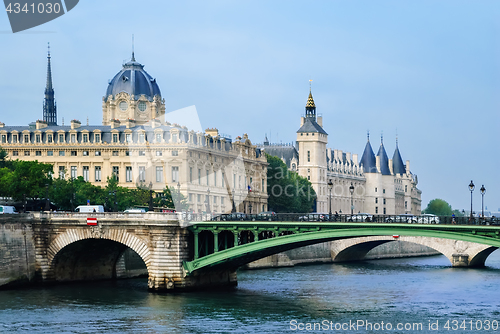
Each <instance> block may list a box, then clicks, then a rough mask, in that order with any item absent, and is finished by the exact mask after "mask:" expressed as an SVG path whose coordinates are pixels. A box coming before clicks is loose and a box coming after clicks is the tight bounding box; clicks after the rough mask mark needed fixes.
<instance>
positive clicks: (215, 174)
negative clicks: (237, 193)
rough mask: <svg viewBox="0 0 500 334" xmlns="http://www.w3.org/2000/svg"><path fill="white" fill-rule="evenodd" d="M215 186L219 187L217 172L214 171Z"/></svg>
mask: <svg viewBox="0 0 500 334" xmlns="http://www.w3.org/2000/svg"><path fill="white" fill-rule="evenodd" d="M214 187H217V172H216V171H214Z"/></svg>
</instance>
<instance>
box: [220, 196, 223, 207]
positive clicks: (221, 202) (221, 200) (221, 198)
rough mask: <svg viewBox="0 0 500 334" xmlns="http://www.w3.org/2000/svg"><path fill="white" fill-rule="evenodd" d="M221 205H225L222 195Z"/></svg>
mask: <svg viewBox="0 0 500 334" xmlns="http://www.w3.org/2000/svg"><path fill="white" fill-rule="evenodd" d="M220 205H224V197H222V196H221V197H220Z"/></svg>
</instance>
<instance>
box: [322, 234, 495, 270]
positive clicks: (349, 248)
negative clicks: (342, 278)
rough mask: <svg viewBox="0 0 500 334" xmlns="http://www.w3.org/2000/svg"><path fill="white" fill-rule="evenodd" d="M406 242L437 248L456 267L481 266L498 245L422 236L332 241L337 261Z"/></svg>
mask: <svg viewBox="0 0 500 334" xmlns="http://www.w3.org/2000/svg"><path fill="white" fill-rule="evenodd" d="M394 241H407V242H412V243H415V244H419V245H424V246H427V247H430V248H432V249H435V250H436V251H438V252H440V253H441V254H443V255H444V256H446V257H447V258H448V260H450V262H451V264H452V266H453V267H481V266H484V262H485V261H486V258H487V257H488V255H490V254H491V253H492V252H493V251H495V250H496V249H497V247H493V246H489V245H483V244H478V243H474V242H467V241H461V240H452V239H442V238H433V237H419V236H397V237H394V236H371V237H359V238H349V239H342V240H336V241H332V243H331V256H332V259H333V261H334V262H341V261H353V260H361V259H363V258H364V257H365V255H366V254H367V253H368V252H369V251H370V250H372V249H373V248H375V247H377V246H379V245H381V244H383V243H387V242H394Z"/></svg>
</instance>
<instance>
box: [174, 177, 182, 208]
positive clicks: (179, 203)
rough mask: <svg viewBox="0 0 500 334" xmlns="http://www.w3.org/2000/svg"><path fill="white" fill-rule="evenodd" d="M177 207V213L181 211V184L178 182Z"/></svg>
mask: <svg viewBox="0 0 500 334" xmlns="http://www.w3.org/2000/svg"><path fill="white" fill-rule="evenodd" d="M176 202H177V203H176V205H177V206H178V208H175V209H176V210H177V211H179V210H180V209H181V183H180V182H179V181H177V200H176Z"/></svg>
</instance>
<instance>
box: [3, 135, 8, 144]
mask: <svg viewBox="0 0 500 334" xmlns="http://www.w3.org/2000/svg"><path fill="white" fill-rule="evenodd" d="M6 142H7V135H2V144H5V143H6Z"/></svg>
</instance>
